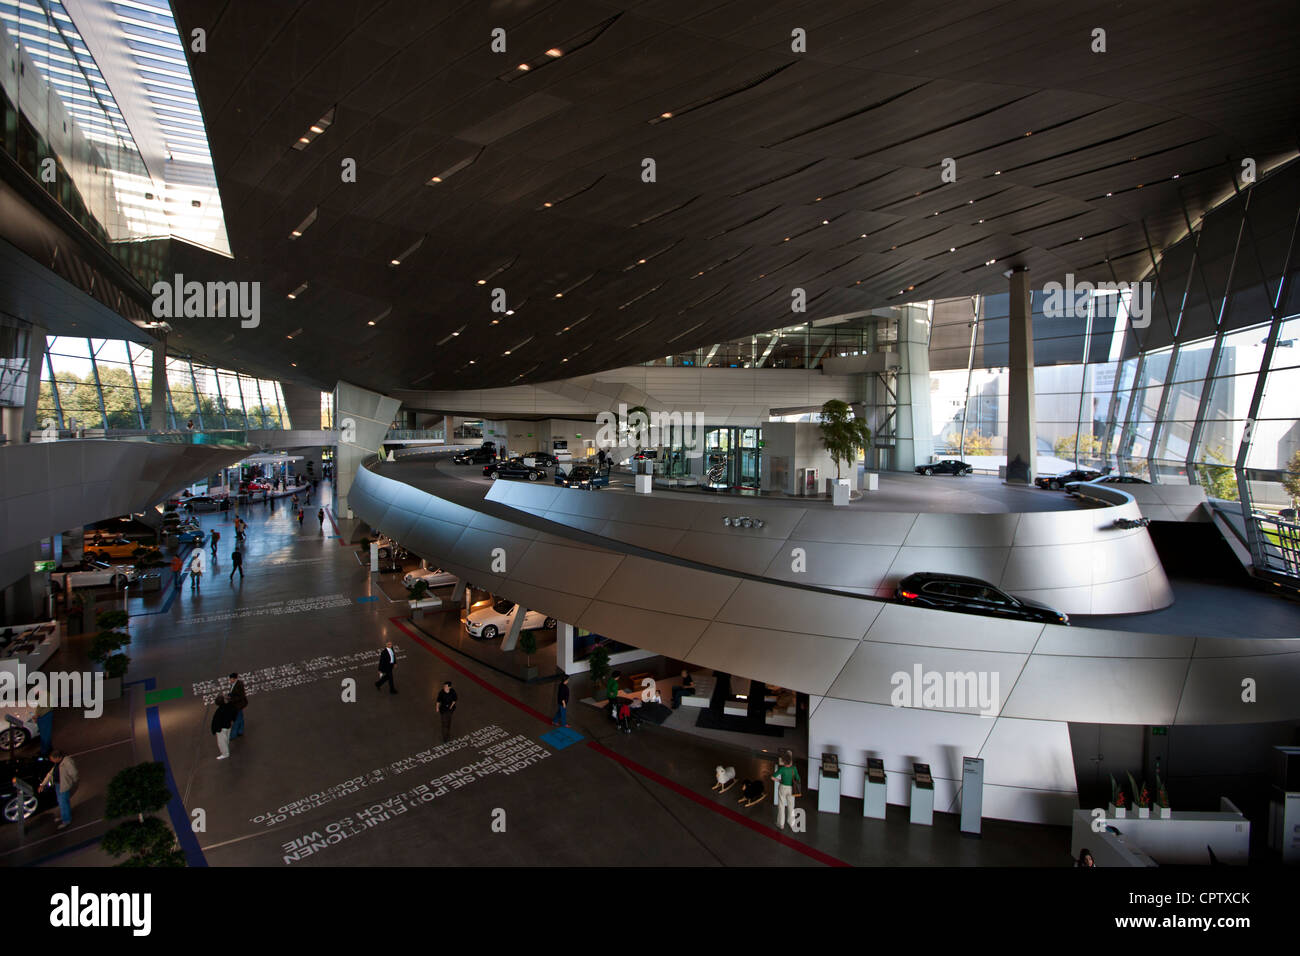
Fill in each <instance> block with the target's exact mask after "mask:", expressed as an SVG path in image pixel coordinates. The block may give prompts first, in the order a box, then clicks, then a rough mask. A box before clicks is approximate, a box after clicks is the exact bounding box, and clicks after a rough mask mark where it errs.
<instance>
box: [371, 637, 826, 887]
mask: <svg viewBox="0 0 1300 956" xmlns="http://www.w3.org/2000/svg"><path fill="white" fill-rule="evenodd" d="M388 623H390V624H392V625H393V626H394V627H396V628H397V629H398V630H399V631H401V632H402V633H403V634H405V635H406V636H407V637H409V638H411V640H413V641H415V642H416V643H417V644H419V645H420V646H421V647H423V648H424V649H425V650H426V651H428V652H429V653H430V654H432V655H433V656H434V657H437V658H438V659H440V660H442V661H443V662H444V663H446V664H448V665H450V666H451V667H454V668H455V669H456V670H458V671H459V672H460V673H462V674H464V675H465V676H466V677H468V678H469V679H470V680H472V681H474V683H476V684H478V685H479V686H480V687H482V688H484V689H486V690H489V691H491V692H492V693H493V694H495V695H496V696H497V697H500V698H501V699H502V700H504V701H505V702H506V703H507V704H513V705H514V706H515V707H518V708H519V709H520V710H522V711H523V712H524V713H526V714H529V715H530V716H532V717H536V718H537V719H538V720H540V721H542V723H544V724H550V723H551V718H549V717H547V716H546V715H545V714H543V713H541V712H540V711H537V710H534V709H533V708H531V707H529V706H528V705H527V704H525V703H523V702H522V701H519V700H516V699H515V698H513V697H511V696H510V695H509V694H507V693H506V692H505V691H503V690H501V689H500V688H499V687H493V686H492V685H491V684H489V683H488V682H487V681H485V680H483V679H482V678H481V677H479V676H478V675H477V674H473V673H471V672H470V671H469V670H468V669H467V668H465V667H463V666H462V665H460V664H458V663H456V661H454V660H452V659H451V658H450V657H448V656H447V655H446V654H444V653H442V651H439V650H438V649H437V648H435V647H434V646H433V645H432V644H430V643H429V642H428V641H426V640H425V639H424V638H422V637H420V636H419V635H418V634H415V633H413V632H412V631H411V629H410V628H408V627H407V626H406V625H405V624H403V623H402V619H401V618H400V617H390V618H389V619H388ZM587 746H588V747H590V748H591V749H592V750H594V751H596V752H597V753H599V754H601V755H603V756H605V757H608V758H609V759H611V760H613V761H615V762H617V763H620V764H622V765H623V766H624V767H626V768H627V769H629V770H631V771H632V772H633V773H639V774H640V775H641V776H643V777H645V778H646V779H647V780H653V781H654V782H655V783H657V784H660V785H661V786H664V787H667V788H668V789H669V790H671V791H673V792H674V793H676V794H679V795H680V796H683V797H686V798H688V799H690V800H694V801H695V802H696V803H698V804H699V805H700V806H702V807H705V808H706V809H709V810H712V811H714V812H715V813H720V814H722V815H723V816H724V817H726V818H727V819H728V820H731V821H732V822H733V823H739V824H740V825H741V826H743V827H746V828H748V829H750V830H752V831H754V832H755V833H757V834H759V835H760V836H765V837H767V838H768V839H769V840H775V841H776V842H777V843H780V844H781V845H782V846H786V847H789V848H790V849H791V850H795V851H796V852H799V853H802V854H803V855H804V856H807V857H811V858H812V859H814V860H816V861H817V862H818V863H824V864H826V865H827V866H850V865H851V864H849V863H845V862H844V861H843V860H840V859H837V858H836V857H833V856H831V855H830V854H828V853H823V852H822V851H821V850H818V849H815V848H813V847H810V846H808V845H806V844H804V843H800V842H799V841H798V840H796V839H794V838H793V837H789V836H786V835H785V834H784V833H783V832H781V831H779V830H773V829H772V828H771V827H769V826H764V825H763V824H761V823H758V822H757V821H755V820H751V819H750V818H749V817H747V816H745V815H744V814H743V813H738V812H737V811H735V810H732V809H731V808H730V807H724V806H721V805H720V804H717V803H714V802H713V801H712V800H710V799H709V798H708V797H705V796H702V795H701V794H698V793H696V792H695V791H694V790H690V789H688V788H687V787H684V786H682V785H681V784H680V783H677V782H676V781H675V780H670V779H668V778H667V777H665V776H664V775H663V774H660V773H656V772H655V771H653V770H651V769H650V768H649V767H646V766H643V765H641V764H639V763H637V762H636V761H635V760H632V759H630V758H628V757H624V756H623V755H622V754H620V753H617V752H616V751H613V750H610V749H609V748H608V747H606V746H605V745H604V744H601V743H597V742H596V741H594V740H589V741H587Z"/></svg>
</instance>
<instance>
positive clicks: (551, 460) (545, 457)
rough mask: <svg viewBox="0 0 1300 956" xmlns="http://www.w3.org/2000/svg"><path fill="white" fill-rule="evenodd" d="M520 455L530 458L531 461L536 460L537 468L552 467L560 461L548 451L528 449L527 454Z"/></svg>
mask: <svg viewBox="0 0 1300 956" xmlns="http://www.w3.org/2000/svg"><path fill="white" fill-rule="evenodd" d="M521 457H523V458H531V459H532V460H533V461H535V462H537V465H538V467H539V468H554V467H555V466H556V465H558V464H559V463H560V459H558V458H556V457H555V456H554V455H552V454H551V453H550V452H549V451H530V452H529V453H528V454H526V455H522V456H521Z"/></svg>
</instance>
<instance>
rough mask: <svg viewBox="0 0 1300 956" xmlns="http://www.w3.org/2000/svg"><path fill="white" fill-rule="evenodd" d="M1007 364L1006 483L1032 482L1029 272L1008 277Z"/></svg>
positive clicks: (1016, 271) (1015, 272) (1033, 427)
mask: <svg viewBox="0 0 1300 956" xmlns="http://www.w3.org/2000/svg"><path fill="white" fill-rule="evenodd" d="M1010 286H1011V317H1010V323H1009V324H1010V331H1009V334H1010V357H1009V362H1010V364H1009V365H1008V367H1007V372H1008V373H1009V374H1008V377H1009V382H1008V391H1009V395H1008V399H1007V481H1008V482H1009V483H1011V484H1020V485H1028V484H1033V481H1034V435H1035V433H1036V432H1037V430H1038V427H1037V426H1038V420H1037V416H1036V415H1035V414H1034V329H1033V322H1032V321H1031V316H1032V313H1031V311H1030V307H1029V270H1028V269H1014V270H1012V273H1011V282H1010Z"/></svg>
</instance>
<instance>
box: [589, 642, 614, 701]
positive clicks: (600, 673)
mask: <svg viewBox="0 0 1300 956" xmlns="http://www.w3.org/2000/svg"><path fill="white" fill-rule="evenodd" d="M587 666H588V667H590V668H591V671H590V673H591V684H592V687H593V693H594V694H598V693H600V692H601V690H602V689H603V688H604V686H605V681H606V679H607V678H608V677H609V651H607V650H605V648H603V647H593V648H592V649H591V651H590V652H589V653H588V654H587ZM597 700H599V698H597Z"/></svg>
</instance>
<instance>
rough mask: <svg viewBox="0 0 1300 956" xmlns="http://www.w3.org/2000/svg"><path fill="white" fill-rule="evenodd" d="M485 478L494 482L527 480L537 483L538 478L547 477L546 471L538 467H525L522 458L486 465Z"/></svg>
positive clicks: (484, 467) (484, 469)
mask: <svg viewBox="0 0 1300 956" xmlns="http://www.w3.org/2000/svg"><path fill="white" fill-rule="evenodd" d="M483 477H484V478H491V479H493V480H496V479H497V478H527V479H528V480H529V481H536V480H537V479H538V478H545V477H546V469H545V468H540V467H538V466H537V465H525V464H524V460H523V459H522V458H507V459H506V460H505V461H494V462H492V463H491V464H490V465H484V466H483Z"/></svg>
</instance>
